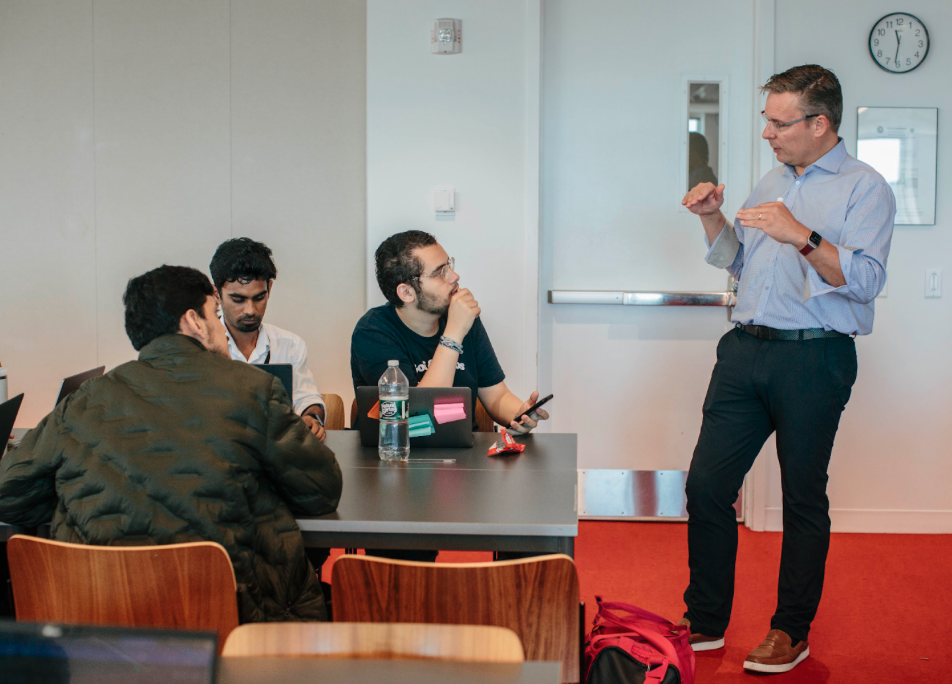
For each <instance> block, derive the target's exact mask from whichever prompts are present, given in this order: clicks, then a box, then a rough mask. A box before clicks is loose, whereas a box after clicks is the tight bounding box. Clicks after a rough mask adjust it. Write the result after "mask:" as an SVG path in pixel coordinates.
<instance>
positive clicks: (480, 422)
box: [473, 397, 496, 432]
mask: <svg viewBox="0 0 952 684" xmlns="http://www.w3.org/2000/svg"><path fill="white" fill-rule="evenodd" d="M473 413H475V414H476V426H477V428H476V432H493V429H494V428H495V426H496V421H494V420H493V419H492V418H491V417H490V416H489V412H488V411H486V407H484V406H483V402H481V401H480V400H479V397H476V408H475V409H473Z"/></svg>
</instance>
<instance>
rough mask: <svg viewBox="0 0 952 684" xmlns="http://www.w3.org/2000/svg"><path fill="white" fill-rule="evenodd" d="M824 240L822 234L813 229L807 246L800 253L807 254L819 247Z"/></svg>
mask: <svg viewBox="0 0 952 684" xmlns="http://www.w3.org/2000/svg"><path fill="white" fill-rule="evenodd" d="M822 241H823V238H822V236H821V235H820V234H819V233H818V232H816V231H813V232H812V233H810V238H809V239H808V240H807V244H806V246H805V247H804V248H803V249H801V250H800V254H802V255H803V256H806V255H807V254H809V253H810V252H812V251H813V250H814V249H816V248H817V247H819V246H820V243H821V242H822Z"/></svg>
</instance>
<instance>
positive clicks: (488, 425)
mask: <svg viewBox="0 0 952 684" xmlns="http://www.w3.org/2000/svg"><path fill="white" fill-rule="evenodd" d="M324 400H325V401H327V395H326V394H325V395H324ZM327 411H328V415H329V414H330V405H329V404H328V408H327ZM341 411H343V407H341ZM473 413H475V414H476V426H477V427H476V432H494V431H495V425H496V422H495V421H494V420H493V419H492V418H491V417H490V416H489V413H488V412H487V411H486V408H485V407H484V406H483V402H481V401H480V400H479V397H476V408H475V409H473ZM325 423H326V421H325ZM350 426H351V427H352V428H356V427H357V400H356V399H354V403H352V404H351V405H350ZM325 427H326V424H325ZM336 429H338V428H328V430H336ZM341 429H342V428H341Z"/></svg>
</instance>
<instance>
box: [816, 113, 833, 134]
mask: <svg viewBox="0 0 952 684" xmlns="http://www.w3.org/2000/svg"><path fill="white" fill-rule="evenodd" d="M828 130H830V120H829V119H827V118H826V114H820V116H818V117H817V118H816V130H814V132H813V137H815V138H822V137H823V136H824V135H826V132H827V131H828Z"/></svg>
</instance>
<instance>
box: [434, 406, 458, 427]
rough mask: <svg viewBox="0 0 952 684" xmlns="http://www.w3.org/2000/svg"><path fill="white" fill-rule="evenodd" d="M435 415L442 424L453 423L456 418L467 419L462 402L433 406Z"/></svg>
mask: <svg viewBox="0 0 952 684" xmlns="http://www.w3.org/2000/svg"><path fill="white" fill-rule="evenodd" d="M433 416H434V418H436V422H437V423H439V424H440V425H442V424H443V423H452V422H453V421H455V420H465V419H466V411H465V409H464V408H463V405H462V404H441V405H440V406H434V407H433Z"/></svg>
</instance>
